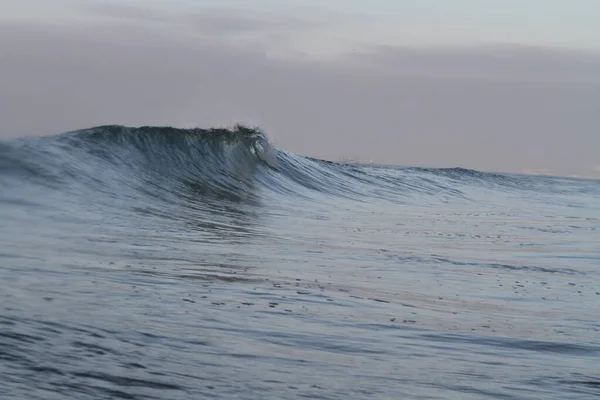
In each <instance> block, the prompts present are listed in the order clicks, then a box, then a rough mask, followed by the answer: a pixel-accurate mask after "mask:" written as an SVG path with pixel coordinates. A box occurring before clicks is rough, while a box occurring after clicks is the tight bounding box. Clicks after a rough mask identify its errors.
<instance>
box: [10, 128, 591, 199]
mask: <svg viewBox="0 0 600 400" xmlns="http://www.w3.org/2000/svg"><path fill="white" fill-rule="evenodd" d="M315 145H316V146H318V143H315ZM0 183H2V184H3V186H5V187H9V186H10V187H12V186H19V185H23V184H27V183H33V184H35V185H38V186H43V187H46V188H51V189H58V190H61V191H63V192H64V191H65V190H67V191H69V190H70V191H71V192H73V191H74V192H76V193H78V194H80V193H81V192H83V191H85V192H87V193H88V194H89V193H90V192H92V193H95V194H97V195H100V194H105V195H109V196H112V197H122V198H152V199H157V200H160V201H181V200H182V199H184V200H186V201H192V202H196V201H197V200H198V199H203V200H207V199H209V200H213V201H233V202H256V201H258V199H259V197H261V196H259V195H258V194H259V192H260V193H261V195H263V196H264V195H285V196H288V197H289V198H291V199H298V198H315V196H317V197H319V199H320V200H322V199H323V197H325V198H330V199H331V198H339V197H343V198H348V199H353V200H357V201H369V200H372V199H373V198H378V199H382V200H386V201H392V202H396V203H403V202H411V201H415V200H416V201H419V202H423V201H434V202H437V201H448V200H452V199H463V200H464V199H468V197H469V195H468V193H469V191H470V190H472V189H473V188H475V189H480V188H487V189H492V190H501V191H521V192H522V191H524V190H525V191H527V190H529V191H535V192H539V191H548V192H552V193H556V192H557V191H558V190H571V189H569V186H568V185H565V181H564V180H563V179H559V178H547V177H546V178H542V177H528V176H517V175H505V174H494V173H487V172H480V171H474V170H468V169H462V168H446V169H431V168H400V167H389V166H377V165H357V164H344V163H334V162H330V161H324V160H318V159H314V158H309V157H302V156H298V155H296V154H293V153H291V152H288V151H285V150H280V149H276V148H274V147H273V146H272V145H271V144H270V143H269V140H268V139H267V136H266V135H265V134H264V133H263V132H262V131H260V130H259V129H256V128H249V127H246V126H242V125H238V126H235V127H233V128H231V129H222V128H213V129H199V128H195V129H177V128H172V127H152V126H143V127H139V128H132V127H126V126H120V125H107V126H98V127H94V128H90V129H84V130H78V131H73V132H68V133H64V134H60V135H54V136H47V137H42V138H26V139H19V140H13V141H9V142H4V143H0ZM574 187H576V188H575V189H572V190H573V191H575V190H579V189H578V188H580V187H581V186H580V185H574ZM561 188H562V189H561ZM565 188H567V189H565Z"/></svg>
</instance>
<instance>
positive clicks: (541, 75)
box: [0, 0, 600, 177]
mask: <svg viewBox="0 0 600 400" xmlns="http://www.w3.org/2000/svg"><path fill="white" fill-rule="evenodd" d="M597 21H600V2H599V1H597V0H572V1H569V2H567V1H564V0H561V1H558V0H453V1H446V0H410V1H409V0H371V1H369V2H366V1H364V0H360V1H359V0H319V1H317V0H302V1H301V0H277V1H275V0H254V1H253V0H218V1H215V0H212V1H211V0H170V1H167V0H144V1H141V0H137V1H136V0H122V1H119V2H116V1H108V0H106V1H98V0H54V1H48V0H27V1H24V0H2V1H0V122H1V125H0V138H11V137H19V136H32V135H33V136H37V135H47V134H54V133H58V132H64V131H68V130H74V129H80V128H86V127H91V126H95V125H100V124H124V125H132V126H138V125H171V126H177V127H192V126H199V127H210V126H231V125H233V124H235V123H238V122H241V123H246V124H250V125H257V126H259V127H260V128H262V129H263V130H264V131H265V132H266V133H267V134H268V135H269V136H270V137H271V139H272V140H273V141H274V143H275V144H276V145H277V146H278V147H282V148H285V149H287V150H290V151H293V152H295V153H298V154H301V155H308V156H312V157H320V158H325V159H330V160H338V159H340V158H342V157H360V158H361V159H362V160H370V159H372V160H374V161H375V162H377V163H383V164H397V165H411V166H427V167H464V168H473V169H480V170H490V171H504V172H525V173H543V174H558V175H570V176H571V175H572V176H588V177H600V150H599V149H600V24H598V22H597Z"/></svg>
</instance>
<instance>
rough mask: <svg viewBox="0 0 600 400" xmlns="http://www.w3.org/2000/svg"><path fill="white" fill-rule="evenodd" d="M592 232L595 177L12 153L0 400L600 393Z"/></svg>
mask: <svg viewBox="0 0 600 400" xmlns="http://www.w3.org/2000/svg"><path fill="white" fill-rule="evenodd" d="M317 145H318V144H315V146H317ZM407 145H409V144H408V143H407ZM507 157H509V155H507ZM599 230H600V181H599V180H592V179H575V178H564V177H551V176H532V175H518V174H500V173H488V172H479V171H475V170H469V169H462V168H446V169H435V168H416V167H397V166H384V165H376V164H373V165H370V164H368V165H363V164H356V163H354V164H353V163H335V162H329V161H324V160H318V159H313V158H307V157H302V156H299V155H296V154H293V153H291V152H289V151H286V150H283V149H278V148H276V147H275V146H273V145H272V144H271V143H270V142H269V140H268V138H267V136H266V135H265V134H263V133H262V132H261V131H260V130H258V129H254V128H248V127H244V126H238V127H235V128H231V129H207V130H203V129H186V130H183V129H176V128H169V127H139V128H131V127H124V126H101V127H95V128H91V129H84V130H80V131H75V132H68V133H64V134H58V135H51V136H46V137H31V138H17V139H10V140H3V141H1V142H0V243H1V247H0V398H1V399H5V400H12V399H15V400H16V399H44V400H46V399H140V400H141V399H144V400H145V399H202V398H210V399H299V398H308V399H461V400H462V399H519V400H524V399H560V400H563V399H596V398H599V397H600V232H599Z"/></svg>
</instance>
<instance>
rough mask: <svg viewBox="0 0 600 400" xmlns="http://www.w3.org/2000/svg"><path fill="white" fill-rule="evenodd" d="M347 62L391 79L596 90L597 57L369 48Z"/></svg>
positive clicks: (498, 48)
mask: <svg viewBox="0 0 600 400" xmlns="http://www.w3.org/2000/svg"><path fill="white" fill-rule="evenodd" d="M346 59H347V60H348V61H350V62H355V63H357V64H358V65H362V66H365V67H370V68H374V69H377V70H378V71H382V72H387V73H391V74H413V75H421V76H430V77H436V76H437V77H455V78H467V79H497V80H513V81H514V80H526V81H530V82H531V81H556V80H559V81H573V82H589V83H595V84H600V74H599V73H598V71H600V52H592V51H581V50H573V49H560V48H550V47H538V46H525V45H487V46H468V47H467V46H464V47H457V46H453V47H450V46H446V47H437V48H436V47H413V48H411V47H401V46H369V47H367V49H366V50H363V51H360V52H353V53H350V54H348V55H347V56H346Z"/></svg>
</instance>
